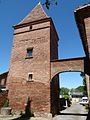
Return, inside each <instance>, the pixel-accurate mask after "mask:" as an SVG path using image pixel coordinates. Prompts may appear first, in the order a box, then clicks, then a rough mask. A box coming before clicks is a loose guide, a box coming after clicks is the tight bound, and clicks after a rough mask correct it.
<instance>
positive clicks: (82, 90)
mask: <svg viewBox="0 0 90 120" xmlns="http://www.w3.org/2000/svg"><path fill="white" fill-rule="evenodd" d="M75 92H84V86H78V87H77V88H75Z"/></svg>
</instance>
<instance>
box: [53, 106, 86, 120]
mask: <svg viewBox="0 0 90 120" xmlns="http://www.w3.org/2000/svg"><path fill="white" fill-rule="evenodd" d="M86 115H87V111H86V110H85V107H84V106H82V105H79V104H74V105H72V106H71V107H68V108H67V109H65V110H63V111H62V112H61V115H58V116H56V117H54V118H53V120H86V118H87V116H86Z"/></svg>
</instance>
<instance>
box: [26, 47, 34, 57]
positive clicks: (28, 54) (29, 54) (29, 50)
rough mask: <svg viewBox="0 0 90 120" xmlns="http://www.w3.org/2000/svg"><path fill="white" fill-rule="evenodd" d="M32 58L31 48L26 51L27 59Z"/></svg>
mask: <svg viewBox="0 0 90 120" xmlns="http://www.w3.org/2000/svg"><path fill="white" fill-rule="evenodd" d="M32 57H33V48H28V49H27V58H32Z"/></svg>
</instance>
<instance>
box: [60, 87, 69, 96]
mask: <svg viewBox="0 0 90 120" xmlns="http://www.w3.org/2000/svg"><path fill="white" fill-rule="evenodd" d="M68 93H69V89H68V88H64V87H61V89H60V95H68Z"/></svg>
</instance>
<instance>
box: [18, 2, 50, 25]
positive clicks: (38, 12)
mask: <svg viewBox="0 0 90 120" xmlns="http://www.w3.org/2000/svg"><path fill="white" fill-rule="evenodd" d="M46 18H49V16H48V15H47V14H46V13H45V11H44V9H43V7H42V5H41V4H40V3H38V4H37V5H36V6H35V7H34V9H33V10H32V11H31V12H30V13H29V14H28V15H27V16H26V17H25V18H24V19H23V20H22V21H21V22H20V23H19V24H18V25H20V24H25V23H30V22H34V21H37V20H41V19H46Z"/></svg>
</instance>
